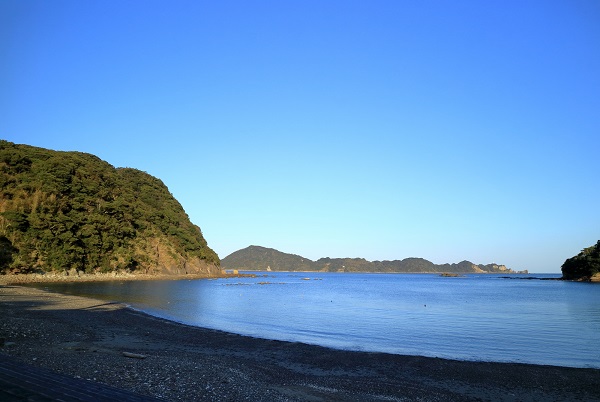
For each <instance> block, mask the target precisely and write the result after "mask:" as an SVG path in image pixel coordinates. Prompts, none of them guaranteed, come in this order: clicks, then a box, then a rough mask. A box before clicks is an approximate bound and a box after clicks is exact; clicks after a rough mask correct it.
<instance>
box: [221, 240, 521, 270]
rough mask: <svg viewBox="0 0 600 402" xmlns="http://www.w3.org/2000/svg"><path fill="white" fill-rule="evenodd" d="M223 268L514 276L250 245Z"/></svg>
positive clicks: (463, 265)
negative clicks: (313, 255)
mask: <svg viewBox="0 0 600 402" xmlns="http://www.w3.org/2000/svg"><path fill="white" fill-rule="evenodd" d="M221 267H222V268H225V269H238V270H253V271H266V270H272V271H325V272H415V273H417V272H418V273H421V272H432V273H433V272H448V273H506V274H508V273H515V271H513V270H511V269H509V268H506V267H505V266H504V265H497V264H488V265H475V264H473V263H472V262H469V261H462V262H459V263H458V264H434V263H432V262H431V261H427V260H425V259H423V258H406V259H404V260H394V261H367V260H365V259H364V258H321V259H319V260H317V261H312V260H309V259H308V258H304V257H301V256H299V255H295V254H286V253H282V252H281V251H277V250H275V249H272V248H265V247H260V246H250V247H247V248H244V249H242V250H238V251H236V252H234V253H232V254H230V255H228V256H227V257H225V258H223V259H222V260H221ZM523 272H524V273H526V272H527V271H523Z"/></svg>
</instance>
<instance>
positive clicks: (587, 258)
mask: <svg viewBox="0 0 600 402" xmlns="http://www.w3.org/2000/svg"><path fill="white" fill-rule="evenodd" d="M562 275H563V279H568V280H594V281H600V240H598V242H597V243H596V244H595V245H593V246H590V247H587V248H584V249H583V250H581V253H579V254H577V255H576V256H574V257H571V258H568V259H567V260H566V261H565V263H564V264H563V265H562Z"/></svg>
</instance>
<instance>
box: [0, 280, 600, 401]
mask: <svg viewBox="0 0 600 402" xmlns="http://www.w3.org/2000/svg"><path fill="white" fill-rule="evenodd" d="M0 317H1V320H0V353H2V354H6V355H10V356H12V357H14V358H16V359H18V360H20V361H22V362H26V363H28V364H32V365H35V366H39V367H44V368H48V369H51V370H53V371H55V372H58V373H62V374H67V375H70V376H74V377H78V378H83V379H89V380H92V381H95V382H98V383H103V384H108V385H111V386H113V387H117V388H120V389H125V390H129V391H133V392H136V393H139V394H143V395H150V396H154V397H158V398H164V399H166V400H170V401H224V400H230V401H239V400H252V401H478V400H483V401H566V400H569V401H571V400H582V401H600V370H597V369H575V368H565V367H554V366H536V365H527V364H505V363H486V362H464V361H452V360H445V359H436V358H426V357H418V356H400V355H390V354H384V353H366V352H349V351H340V350H333V349H328V348H323V347H319V346H311V345H305V344H300V343H290V342H280V341H271V340H264V339H256V338H251V337H245V336H240V335H235V334H230V333H225V332H221V331H216V330H210V329H203V328H197V327H191V326H187V325H182V324H178V323H174V322H170V321H167V320H163V319H158V318H154V317H151V316H148V315H146V314H143V313H140V312H137V311H134V310H131V309H129V308H127V307H126V306H123V305H121V304H117V303H107V302H105V301H98V300H93V299H88V298H82V297H75V296H67V295H62V294H55V293H50V292H46V291H43V290H39V289H35V288H30V287H22V286H14V285H1V286H0Z"/></svg>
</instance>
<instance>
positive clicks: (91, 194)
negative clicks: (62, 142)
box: [0, 140, 220, 275]
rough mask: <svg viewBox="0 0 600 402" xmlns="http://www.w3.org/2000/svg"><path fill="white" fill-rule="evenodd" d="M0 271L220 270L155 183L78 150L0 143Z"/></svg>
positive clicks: (197, 233)
mask: <svg viewBox="0 0 600 402" xmlns="http://www.w3.org/2000/svg"><path fill="white" fill-rule="evenodd" d="M0 188H1V193H0V273H2V274H6V273H31V272H39V271H45V272H49V271H71V272H73V271H80V272H81V271H83V272H85V273H97V272H111V271H126V272H139V273H148V274H158V273H160V274H184V273H196V274H204V273H205V274H207V275H212V274H216V273H218V272H220V268H219V258H218V256H217V254H216V253H215V252H214V251H213V250H211V249H210V248H209V247H208V245H207V243H206V240H205V239H204V237H203V236H202V233H201V231H200V228H199V227H198V226H195V225H194V224H192V223H191V222H190V220H189V217H188V216H187V214H186V213H185V211H184V210H183V208H182V206H181V205H180V204H179V202H177V200H175V199H174V198H173V196H172V195H171V193H170V192H169V190H168V188H167V187H166V186H165V185H164V184H163V183H162V181H160V180H159V179H157V178H155V177H152V176H150V175H149V174H147V173H145V172H141V171H139V170H136V169H131V168H114V167H113V166H111V165H110V164H109V163H107V162H104V161H102V160H100V159H99V158H98V157H96V156H94V155H90V154H85V153H81V152H59V151H51V150H48V149H43V148H36V147H32V146H28V145H17V144H13V143H11V142H8V141H4V140H0Z"/></svg>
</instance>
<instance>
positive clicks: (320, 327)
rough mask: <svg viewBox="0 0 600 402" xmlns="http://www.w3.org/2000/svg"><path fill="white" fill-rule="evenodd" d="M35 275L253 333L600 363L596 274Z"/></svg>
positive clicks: (345, 344)
mask: <svg viewBox="0 0 600 402" xmlns="http://www.w3.org/2000/svg"><path fill="white" fill-rule="evenodd" d="M252 274H254V275H255V276H252V277H235V278H221V279H210V280H209V279H196V280H166V281H163V280H155V281H113V282H86V283H56V284H47V283H46V284H40V285H38V286H40V287H43V288H46V289H48V290H50V291H55V292H61V293H67V294H74V295H80V296H89V297H94V298H98V299H102V300H110V301H118V302H122V303H125V304H127V305H129V306H130V307H132V308H134V309H137V310H140V311H143V312H146V313H148V314H151V315H153V316H157V317H162V318H166V319H169V320H173V321H177V322H180V323H185V324H189V325H193V326H198V327H205V328H212V329H218V330H222V331H227V332H232V333H236V334H241V335H247V336H252V337H259V338H266V339H276V340H283V341H292V342H303V343H308V344H315V345H321V346H326V347H331V348H336V349H345V350H356V351H371V352H385V353H393V354H402V355H419V356H430V357H439V358H448V359H455V360H469V361H491V362H518V363H533V364H543V365H555V366H564V367H588V368H600V347H599V346H600V284H598V283H583V282H568V281H559V280H551V279H555V278H558V277H559V275H550V274H548V275H539V274H538V275H525V276H524V275H495V274H467V275H464V276H460V277H443V276H440V275H437V274H383V273H321V272H319V273H315V272H310V273H308V272H253V273H252Z"/></svg>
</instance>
